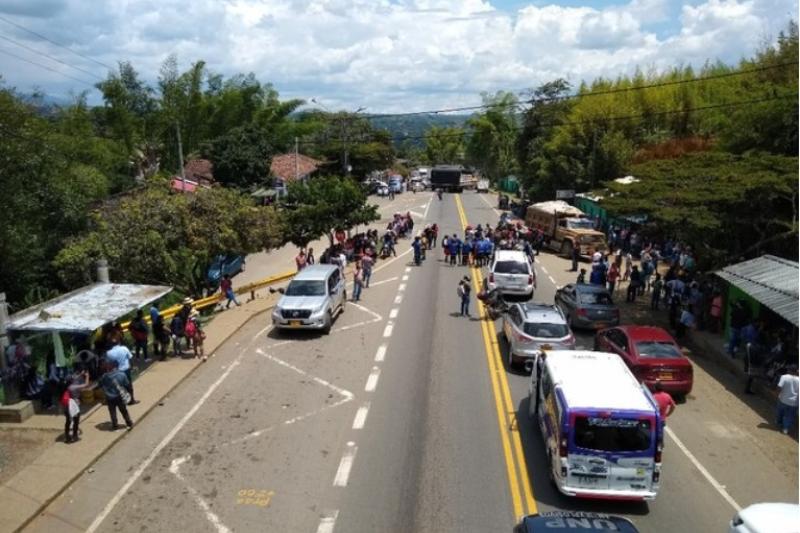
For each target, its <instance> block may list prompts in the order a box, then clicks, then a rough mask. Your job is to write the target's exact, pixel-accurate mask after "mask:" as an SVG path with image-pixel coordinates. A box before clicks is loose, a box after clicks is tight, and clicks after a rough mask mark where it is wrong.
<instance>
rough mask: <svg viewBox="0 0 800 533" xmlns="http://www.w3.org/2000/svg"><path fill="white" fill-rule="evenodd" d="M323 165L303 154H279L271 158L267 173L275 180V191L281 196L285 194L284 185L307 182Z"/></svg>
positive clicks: (321, 162)
mask: <svg viewBox="0 0 800 533" xmlns="http://www.w3.org/2000/svg"><path fill="white" fill-rule="evenodd" d="M323 164H324V162H323V161H320V160H318V159H314V158H313V157H309V156H307V155H303V154H297V155H295V154H294V153H289V154H279V155H276V156H273V158H272V163H271V164H270V167H269V172H270V175H271V176H272V177H273V178H274V180H275V181H274V187H275V190H277V191H278V194H280V195H281V196H282V195H284V194H286V185H287V184H288V183H290V182H292V181H297V180H300V181H305V180H307V179H308V178H310V177H311V175H312V174H314V172H316V171H317V170H319V168H320V167H321V166H322V165H323Z"/></svg>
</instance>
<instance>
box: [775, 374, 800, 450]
mask: <svg viewBox="0 0 800 533" xmlns="http://www.w3.org/2000/svg"><path fill="white" fill-rule="evenodd" d="M798 388H800V381H799V380H798V377H797V365H790V366H789V367H788V368H787V369H786V373H785V374H784V375H782V376H781V377H780V379H779V380H778V389H779V390H780V392H779V394H778V413H777V414H778V417H777V423H778V426H779V427H780V428H781V433H783V434H784V435H788V434H789V430H790V429H791V428H792V425H794V423H795V421H796V420H797V392H798Z"/></svg>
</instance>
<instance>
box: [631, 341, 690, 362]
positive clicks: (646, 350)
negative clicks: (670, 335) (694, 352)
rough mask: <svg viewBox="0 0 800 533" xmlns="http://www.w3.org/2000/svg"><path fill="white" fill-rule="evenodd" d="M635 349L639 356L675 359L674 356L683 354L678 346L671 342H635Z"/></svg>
mask: <svg viewBox="0 0 800 533" xmlns="http://www.w3.org/2000/svg"><path fill="white" fill-rule="evenodd" d="M636 351H637V352H639V357H655V358H658V359H675V358H676V357H683V354H682V353H681V351H680V350H679V349H678V347H677V346H675V345H674V344H672V343H671V342H658V341H646V342H637V343H636Z"/></svg>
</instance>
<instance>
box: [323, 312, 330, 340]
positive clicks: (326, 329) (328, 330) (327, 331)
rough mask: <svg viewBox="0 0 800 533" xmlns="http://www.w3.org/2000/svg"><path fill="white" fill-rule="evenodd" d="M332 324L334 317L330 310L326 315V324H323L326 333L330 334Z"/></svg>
mask: <svg viewBox="0 0 800 533" xmlns="http://www.w3.org/2000/svg"><path fill="white" fill-rule="evenodd" d="M332 325H333V317H331V314H330V312H328V314H327V315H325V325H324V326H322V333H324V334H325V335H328V334H330V332H331V326H332Z"/></svg>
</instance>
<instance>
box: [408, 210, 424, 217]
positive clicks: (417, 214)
mask: <svg viewBox="0 0 800 533" xmlns="http://www.w3.org/2000/svg"><path fill="white" fill-rule="evenodd" d="M409 213H411V214H412V215H414V216H415V217H417V218H425V215H424V214H423V213H418V212H416V211H409Z"/></svg>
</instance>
